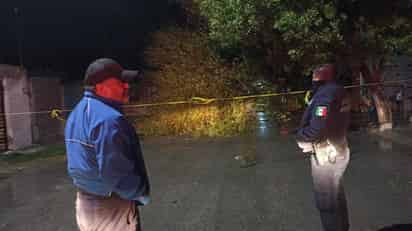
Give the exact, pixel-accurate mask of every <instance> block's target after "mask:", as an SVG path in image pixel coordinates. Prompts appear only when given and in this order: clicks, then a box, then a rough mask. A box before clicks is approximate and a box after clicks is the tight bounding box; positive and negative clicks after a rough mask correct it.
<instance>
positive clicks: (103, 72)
mask: <svg viewBox="0 0 412 231" xmlns="http://www.w3.org/2000/svg"><path fill="white" fill-rule="evenodd" d="M138 76H139V71H138V70H126V69H124V68H123V67H122V66H121V65H120V64H119V63H118V62H116V61H115V60H113V59H110V58H100V59H97V60H95V61H93V62H92V63H91V64H90V65H89V67H88V68H87V70H86V74H85V78H84V83H85V84H86V85H89V86H91V85H95V84H97V83H100V82H102V81H104V80H106V79H108V78H113V77H114V78H118V79H120V80H121V81H123V82H131V81H133V80H135V79H137V78H138Z"/></svg>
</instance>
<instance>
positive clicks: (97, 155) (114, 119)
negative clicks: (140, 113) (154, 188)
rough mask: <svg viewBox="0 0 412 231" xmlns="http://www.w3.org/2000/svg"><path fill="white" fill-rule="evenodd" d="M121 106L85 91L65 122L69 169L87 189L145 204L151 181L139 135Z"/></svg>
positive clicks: (76, 179)
mask: <svg viewBox="0 0 412 231" xmlns="http://www.w3.org/2000/svg"><path fill="white" fill-rule="evenodd" d="M120 106H121V105H120V104H118V103H116V102H113V101H110V100H107V99H104V98H102V97H98V96H96V95H95V94H93V93H92V92H90V91H86V92H85V94H84V97H83V98H82V100H81V101H80V102H79V103H78V104H77V105H76V107H75V108H74V110H73V111H72V112H71V114H70V116H69V118H68V120H67V123H66V129H65V142H66V149H67V164H68V173H69V175H70V176H71V177H72V178H73V183H74V185H75V186H76V187H78V188H80V189H82V190H84V191H86V192H89V193H93V194H97V195H101V196H109V195H111V193H116V194H117V195H119V196H120V197H121V198H124V199H127V200H134V201H136V202H137V204H146V203H147V202H148V200H149V192H150V185H149V180H148V176H147V172H146V167H145V163H144V159H143V155H142V151H141V148H140V143H139V138H138V136H137V135H136V132H135V129H134V128H133V126H132V125H131V124H130V123H129V122H128V121H127V120H126V119H125V117H124V116H123V113H122V112H121V109H120Z"/></svg>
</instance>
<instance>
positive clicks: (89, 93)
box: [84, 90, 123, 112]
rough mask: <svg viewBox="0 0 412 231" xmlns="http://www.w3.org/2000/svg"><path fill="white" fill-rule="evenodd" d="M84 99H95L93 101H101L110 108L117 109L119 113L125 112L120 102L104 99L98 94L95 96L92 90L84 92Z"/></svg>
mask: <svg viewBox="0 0 412 231" xmlns="http://www.w3.org/2000/svg"><path fill="white" fill-rule="evenodd" d="M84 97H87V98H93V99H96V100H99V101H101V102H102V103H104V104H107V105H108V106H110V107H112V108H114V109H116V110H117V111H119V112H123V111H122V106H123V103H120V102H118V101H115V100H111V99H108V98H104V97H101V96H98V95H96V94H95V93H94V92H93V91H91V90H86V91H85V92H84Z"/></svg>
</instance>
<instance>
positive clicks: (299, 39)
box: [194, 0, 412, 127]
mask: <svg viewBox="0 0 412 231" xmlns="http://www.w3.org/2000/svg"><path fill="white" fill-rule="evenodd" d="M194 1H195V2H197V3H198V6H199V9H200V13H201V14H202V15H203V16H204V17H206V18H207V20H208V26H209V27H208V30H209V37H210V40H211V41H212V44H213V46H214V47H215V48H216V50H217V51H218V52H220V53H221V54H222V55H223V56H226V57H229V58H230V57H236V56H237V57H247V58H252V59H258V60H260V61H261V63H264V64H265V67H266V70H268V71H267V73H268V75H269V76H270V77H271V78H275V79H276V78H279V77H284V76H287V77H288V78H293V77H294V76H296V74H297V73H299V76H302V75H307V74H309V73H310V71H311V70H312V69H313V67H314V66H315V65H318V64H320V63H324V62H330V61H331V60H334V61H336V62H338V63H339V66H348V68H349V69H350V70H351V79H352V82H354V83H357V81H358V80H359V76H360V73H362V75H363V77H364V78H365V79H366V80H367V82H380V81H382V73H383V71H382V70H383V64H384V63H385V62H384V61H385V58H386V57H387V56H388V55H391V54H393V52H394V51H400V50H402V51H405V52H409V53H411V47H412V36H411V35H410V31H411V29H412V23H411V19H412V16H411V12H412V1H410V0H375V1H372V0H362V1H360V0H321V1H318V0H300V1H297V0H295V1H290V0H242V1H240V0H194ZM372 67H373V68H372ZM349 73H350V72H349ZM381 89H382V88H380V87H375V88H372V92H373V96H374V99H375V103H376V106H377V111H378V112H379V113H378V118H379V121H380V123H381V124H382V125H383V127H391V126H390V124H391V115H390V114H391V111H390V109H389V106H388V104H387V102H386V99H384V97H383V94H382V93H381ZM358 92H359V91H358ZM355 99H356V98H355ZM355 101H356V100H355Z"/></svg>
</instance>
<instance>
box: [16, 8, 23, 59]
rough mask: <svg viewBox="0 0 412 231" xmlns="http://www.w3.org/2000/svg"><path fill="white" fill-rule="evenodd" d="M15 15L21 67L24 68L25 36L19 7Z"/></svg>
mask: <svg viewBox="0 0 412 231" xmlns="http://www.w3.org/2000/svg"><path fill="white" fill-rule="evenodd" d="M13 10H14V15H15V17H16V28H15V29H16V38H17V52H18V56H19V64H20V67H23V36H24V31H23V29H24V25H23V21H22V18H21V17H22V16H21V13H20V9H19V8H18V7H15V8H14V9H13Z"/></svg>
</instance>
